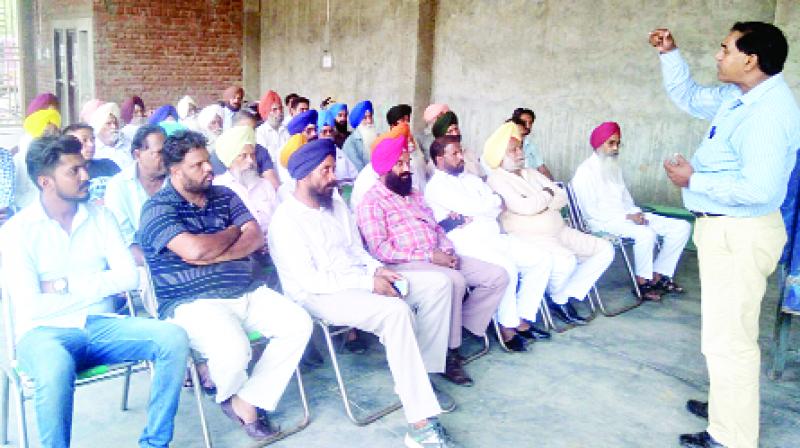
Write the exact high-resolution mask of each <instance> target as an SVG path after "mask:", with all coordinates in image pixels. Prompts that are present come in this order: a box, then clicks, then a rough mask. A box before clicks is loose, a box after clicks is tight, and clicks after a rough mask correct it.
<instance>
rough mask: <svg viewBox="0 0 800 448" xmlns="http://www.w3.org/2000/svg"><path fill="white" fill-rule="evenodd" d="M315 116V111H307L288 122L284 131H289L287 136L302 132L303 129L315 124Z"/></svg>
mask: <svg viewBox="0 0 800 448" xmlns="http://www.w3.org/2000/svg"><path fill="white" fill-rule="evenodd" d="M317 115H318V114H317V111H316V110H314V109H309V110H307V111H305V112H303V113H302V114H299V115H297V116H295V117H294V118H292V119H291V120H289V123H288V124H287V125H286V130H287V131H289V135H294V134H298V133H300V132H303V129H305V128H306V127H307V126H308V125H310V124H317Z"/></svg>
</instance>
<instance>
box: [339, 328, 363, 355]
mask: <svg viewBox="0 0 800 448" xmlns="http://www.w3.org/2000/svg"><path fill="white" fill-rule="evenodd" d="M344 348H346V349H347V350H348V351H349V352H350V353H354V354H356V355H363V354H364V353H366V352H367V348H368V347H367V341H365V340H364V338H363V337H361V335H359V334H358V333H356V338H355V339H352V340H350V341H345V343H344Z"/></svg>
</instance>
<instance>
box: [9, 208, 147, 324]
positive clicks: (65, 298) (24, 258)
mask: <svg viewBox="0 0 800 448" xmlns="http://www.w3.org/2000/svg"><path fill="white" fill-rule="evenodd" d="M0 247H1V248H2V253H3V260H4V263H3V266H2V279H3V288H4V289H5V291H4V296H5V297H9V298H10V299H11V303H12V305H13V310H14V320H15V335H16V337H17V340H19V338H20V337H22V335H23V334H24V333H25V332H27V331H28V330H31V329H33V328H36V327H43V326H47V327H62V328H83V327H84V325H85V323H86V317H87V316H88V315H90V314H102V313H107V312H112V311H113V309H112V303H111V300H109V299H108V297H109V296H111V295H113V294H117V293H120V292H123V291H127V290H132V289H134V288H136V287H137V286H138V285H139V277H138V271H137V270H136V264H135V263H134V261H133V256H132V255H131V253H130V251H129V250H128V248H127V246H126V245H125V243H124V242H123V240H122V236H121V235H120V232H119V228H118V227H117V222H116V220H115V219H114V216H113V215H112V214H111V212H110V211H108V210H106V209H105V208H103V207H97V206H94V205H92V204H88V203H87V204H79V205H78V211H77V213H76V215H75V217H74V218H73V221H72V229H71V231H70V232H69V233H67V232H66V231H64V229H63V228H62V227H61V225H60V224H59V223H58V222H57V221H56V220H54V219H51V218H50V217H49V216H47V214H46V212H45V210H44V207H43V206H42V204H41V203H40V202H39V201H36V202H34V203H33V204H31V205H30V206H29V207H26V208H25V209H24V210H22V211H21V212H20V213H18V214H17V215H15V216H14V217H12V218H11V219H10V220H9V221H8V223H7V224H6V225H5V226H3V229H2V238H1V239H0ZM61 278H66V279H67V292H66V293H64V294H55V293H43V292H42V291H41V289H40V282H42V281H52V280H57V279H61Z"/></svg>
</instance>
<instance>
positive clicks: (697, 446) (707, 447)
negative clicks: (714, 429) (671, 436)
mask: <svg viewBox="0 0 800 448" xmlns="http://www.w3.org/2000/svg"><path fill="white" fill-rule="evenodd" d="M678 441H679V442H680V444H681V446H682V447H684V448H725V445H723V444H721V443H719V442H717V441H716V440H714V438H713V437H711V434H709V433H707V432H706V431H703V432H698V433H694V434H681V436H680V437H679V438H678Z"/></svg>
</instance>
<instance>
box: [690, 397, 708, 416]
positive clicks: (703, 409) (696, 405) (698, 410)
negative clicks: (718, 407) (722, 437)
mask: <svg viewBox="0 0 800 448" xmlns="http://www.w3.org/2000/svg"><path fill="white" fill-rule="evenodd" d="M686 410H687V411H689V412H691V413H692V414H694V415H696V416H698V417H700V418H704V419H706V420H708V403H707V402H704V401H700V400H689V401H687V402H686Z"/></svg>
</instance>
